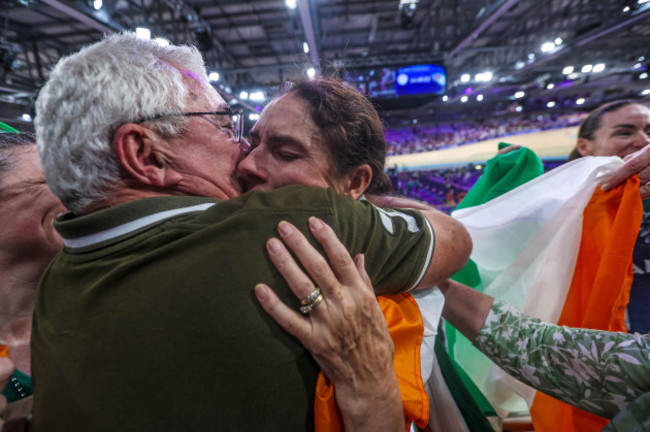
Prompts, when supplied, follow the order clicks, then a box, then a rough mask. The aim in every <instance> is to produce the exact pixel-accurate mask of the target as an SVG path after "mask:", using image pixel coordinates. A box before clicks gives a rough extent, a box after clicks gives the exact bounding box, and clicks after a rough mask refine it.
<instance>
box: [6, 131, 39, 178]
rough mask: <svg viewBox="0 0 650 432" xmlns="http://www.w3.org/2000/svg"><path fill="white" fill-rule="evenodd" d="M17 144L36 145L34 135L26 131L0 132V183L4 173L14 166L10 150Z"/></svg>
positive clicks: (17, 145)
mask: <svg viewBox="0 0 650 432" xmlns="http://www.w3.org/2000/svg"><path fill="white" fill-rule="evenodd" d="M19 146H36V137H35V136H34V134H31V133H27V132H21V133H15V132H3V133H0V184H1V183H2V181H3V180H4V177H5V174H6V173H7V172H9V171H11V170H12V169H13V168H14V161H13V152H12V150H14V149H15V148H16V147H19Z"/></svg>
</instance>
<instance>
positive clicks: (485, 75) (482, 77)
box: [474, 72, 492, 82]
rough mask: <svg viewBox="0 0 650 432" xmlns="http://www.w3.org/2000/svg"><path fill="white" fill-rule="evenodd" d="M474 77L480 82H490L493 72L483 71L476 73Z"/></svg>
mask: <svg viewBox="0 0 650 432" xmlns="http://www.w3.org/2000/svg"><path fill="white" fill-rule="evenodd" d="M474 79H475V80H476V81H478V82H488V81H491V80H492V72H481V73H478V74H476V76H475V77H474Z"/></svg>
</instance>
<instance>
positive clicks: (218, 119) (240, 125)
mask: <svg viewBox="0 0 650 432" xmlns="http://www.w3.org/2000/svg"><path fill="white" fill-rule="evenodd" d="M243 112H244V111H243V110H240V109H238V110H229V111H205V112H184V113H168V114H156V115H152V116H149V117H144V118H141V119H139V120H136V121H134V122H133V123H136V124H140V123H144V122H147V121H151V120H159V119H161V118H165V117H187V116H206V117H208V116H214V117H215V121H212V120H211V121H210V122H211V123H213V124H214V125H215V126H217V127H218V128H219V129H222V130H225V131H226V132H227V133H228V134H229V135H231V137H230V139H232V140H233V141H234V142H235V143H237V144H240V143H241V138H242V136H243V135H244V121H243ZM224 116H228V117H227V119H228V120H227V121H223V117H224Z"/></svg>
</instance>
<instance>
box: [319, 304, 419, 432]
mask: <svg viewBox="0 0 650 432" xmlns="http://www.w3.org/2000/svg"><path fill="white" fill-rule="evenodd" d="M377 301H378V302H379V306H380V307H381V309H382V312H383V313H384V318H385V319H386V323H387V324H388V331H389V332H390V335H391V338H392V339H393V342H394V344H395V371H396V373H397V380H398V383H399V389H400V393H401V394H402V404H403V406H404V417H405V430H409V428H410V423H411V422H412V421H413V422H415V423H416V424H417V425H418V426H419V427H422V428H423V427H425V426H426V425H427V424H428V422H429V398H428V396H427V393H426V391H425V389H424V383H423V381H422V373H421V369H420V346H421V344H422V335H423V333H424V324H423V323H422V315H421V314H420V308H419V307H418V305H417V303H416V301H415V300H414V299H413V297H412V296H411V295H410V294H397V295H394V296H380V297H377ZM314 417H315V426H316V432H341V431H342V430H343V422H342V419H341V414H340V412H339V410H338V408H337V406H336V400H335V396H334V386H333V385H332V384H331V383H330V381H329V380H328V379H327V378H326V377H325V376H324V375H323V373H322V372H321V373H320V374H319V376H318V382H317V383H316V400H315V403H314Z"/></svg>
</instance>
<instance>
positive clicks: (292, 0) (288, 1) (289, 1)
mask: <svg viewBox="0 0 650 432" xmlns="http://www.w3.org/2000/svg"><path fill="white" fill-rule="evenodd" d="M284 4H285V5H287V7H288V8H289V9H295V8H296V6H298V0H285V2H284Z"/></svg>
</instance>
